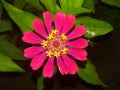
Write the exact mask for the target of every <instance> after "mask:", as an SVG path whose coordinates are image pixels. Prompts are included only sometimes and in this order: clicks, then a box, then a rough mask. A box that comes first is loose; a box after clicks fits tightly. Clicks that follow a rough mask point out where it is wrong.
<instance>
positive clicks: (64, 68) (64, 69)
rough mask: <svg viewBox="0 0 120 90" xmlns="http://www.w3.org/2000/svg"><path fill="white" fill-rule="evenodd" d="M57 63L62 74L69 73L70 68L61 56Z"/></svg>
mask: <svg viewBox="0 0 120 90" xmlns="http://www.w3.org/2000/svg"><path fill="white" fill-rule="evenodd" d="M57 65H58V68H59V71H60V73H61V74H62V75H64V74H68V68H67V66H66V65H65V63H64V62H63V61H62V58H61V57H58V58H57Z"/></svg>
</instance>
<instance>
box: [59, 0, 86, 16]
mask: <svg viewBox="0 0 120 90" xmlns="http://www.w3.org/2000/svg"><path fill="white" fill-rule="evenodd" d="M83 1H84V0H59V2H60V6H61V8H62V10H63V11H64V12H65V13H72V14H73V13H74V12H79V11H78V9H79V8H81V7H82V4H83ZM79 10H80V9H79ZM80 13H81V12H80Z"/></svg>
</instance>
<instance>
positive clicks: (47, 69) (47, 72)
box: [43, 56, 54, 78]
mask: <svg viewBox="0 0 120 90" xmlns="http://www.w3.org/2000/svg"><path fill="white" fill-rule="evenodd" d="M53 73H54V57H53V56H52V57H51V58H49V59H48V61H47V62H46V64H45V65H44V68H43V76H44V77H49V78H51V77H52V76H53Z"/></svg>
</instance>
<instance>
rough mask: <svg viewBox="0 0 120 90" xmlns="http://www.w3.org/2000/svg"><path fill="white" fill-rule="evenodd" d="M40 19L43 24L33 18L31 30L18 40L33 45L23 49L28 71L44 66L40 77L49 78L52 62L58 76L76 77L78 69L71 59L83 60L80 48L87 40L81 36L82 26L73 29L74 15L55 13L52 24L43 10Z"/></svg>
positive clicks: (85, 45)
mask: <svg viewBox="0 0 120 90" xmlns="http://www.w3.org/2000/svg"><path fill="white" fill-rule="evenodd" d="M43 18H44V23H43V22H42V21H41V20H40V19H38V18H36V19H34V21H33V23H32V26H33V28H34V30H35V31H34V32H30V31H27V32H25V33H24V35H23V37H22V40H23V41H24V42H27V43H30V44H33V46H32V47H28V48H26V49H25V50H24V56H25V57H26V58H32V61H31V63H30V66H31V68H32V69H33V70H38V69H39V68H40V67H42V65H43V64H44V67H43V76H44V77H49V78H50V77H52V76H53V73H54V62H56V63H57V66H58V69H59V71H60V73H61V74H62V75H65V74H76V72H77V71H78V66H77V64H76V63H75V61H74V59H73V58H75V59H77V60H80V61H85V60H86V57H87V52H86V51H85V50H84V48H86V47H87V46H88V41H87V40H86V39H85V38H83V37H81V36H83V35H84V34H85V33H86V29H85V27H84V26H83V25H79V26H76V27H75V28H73V26H74V23H75V16H73V15H72V14H69V15H66V14H65V13H62V12H58V13H56V15H55V18H54V23H52V16H51V13H50V12H48V11H46V12H44V13H43ZM71 57H72V58H71Z"/></svg>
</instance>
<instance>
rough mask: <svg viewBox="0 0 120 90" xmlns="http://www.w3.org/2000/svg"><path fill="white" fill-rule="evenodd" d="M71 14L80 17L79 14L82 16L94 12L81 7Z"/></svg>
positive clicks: (73, 10)
mask: <svg viewBox="0 0 120 90" xmlns="http://www.w3.org/2000/svg"><path fill="white" fill-rule="evenodd" d="M71 12H72V14H73V15H78V14H82V13H90V12H92V10H90V9H87V8H84V7H79V8H76V9H72V11H71Z"/></svg>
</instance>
